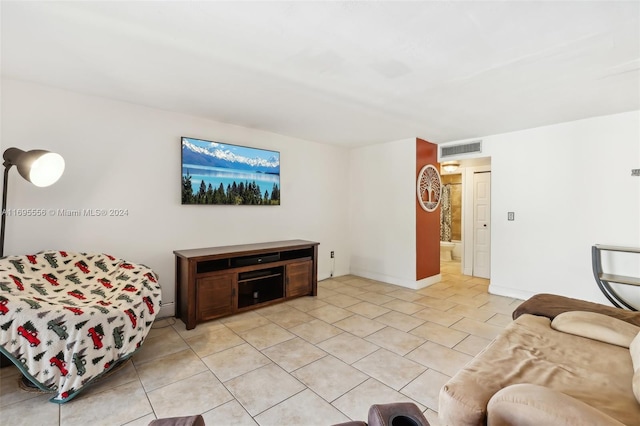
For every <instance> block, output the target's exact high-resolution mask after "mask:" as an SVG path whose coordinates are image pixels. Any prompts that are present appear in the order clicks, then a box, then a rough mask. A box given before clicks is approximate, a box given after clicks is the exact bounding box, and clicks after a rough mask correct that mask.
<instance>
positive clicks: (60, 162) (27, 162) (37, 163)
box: [4, 148, 64, 187]
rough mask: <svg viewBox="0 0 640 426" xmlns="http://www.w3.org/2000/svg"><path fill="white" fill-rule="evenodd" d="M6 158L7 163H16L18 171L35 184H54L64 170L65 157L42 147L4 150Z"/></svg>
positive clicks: (41, 185)
mask: <svg viewBox="0 0 640 426" xmlns="http://www.w3.org/2000/svg"><path fill="white" fill-rule="evenodd" d="M4 159H5V165H15V166H16V168H17V169H18V173H20V175H21V176H22V177H23V178H25V179H26V180H28V181H29V182H31V183H32V184H34V185H35V186H40V187H43V186H49V185H52V184H54V183H55V182H56V181H57V180H58V179H60V176H62V173H63V172H64V158H62V156H61V155H60V154H56V153H54V152H49V151H45V150H42V149H34V150H32V151H27V152H25V151H22V150H21V149H18V148H9V149H7V150H6V151H5V152H4Z"/></svg>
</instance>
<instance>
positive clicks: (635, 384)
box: [629, 333, 640, 404]
mask: <svg viewBox="0 0 640 426" xmlns="http://www.w3.org/2000/svg"><path fill="white" fill-rule="evenodd" d="M629 352H630V353H631V362H632V364H633V371H635V374H634V375H633V380H632V381H631V386H632V388H633V394H634V395H635V397H636V400H638V403H639V404H640V333H638V335H637V336H636V337H635V339H633V341H632V342H631V345H629Z"/></svg>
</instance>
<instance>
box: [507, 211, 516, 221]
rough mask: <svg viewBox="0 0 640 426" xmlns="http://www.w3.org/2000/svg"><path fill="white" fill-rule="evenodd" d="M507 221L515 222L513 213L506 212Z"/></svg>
mask: <svg viewBox="0 0 640 426" xmlns="http://www.w3.org/2000/svg"><path fill="white" fill-rule="evenodd" d="M507 220H516V213H515V212H507Z"/></svg>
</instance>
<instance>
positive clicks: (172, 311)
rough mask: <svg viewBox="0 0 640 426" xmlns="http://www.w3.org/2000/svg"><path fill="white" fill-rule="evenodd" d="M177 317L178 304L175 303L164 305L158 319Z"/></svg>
mask: <svg viewBox="0 0 640 426" xmlns="http://www.w3.org/2000/svg"><path fill="white" fill-rule="evenodd" d="M175 316H176V304H175V303H174V302H168V303H163V304H162V307H161V308H160V311H158V315H157V316H156V319H160V318H167V317H175Z"/></svg>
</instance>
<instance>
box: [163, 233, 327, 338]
mask: <svg viewBox="0 0 640 426" xmlns="http://www.w3.org/2000/svg"><path fill="white" fill-rule="evenodd" d="M318 245H319V243H316V242H313V241H304V240H289V241H275V242H269V243H259V244H245V245H237V246H224V247H209V248H201V249H189V250H175V251H174V252H173V253H174V255H175V256H176V305H177V306H176V317H178V318H180V319H182V321H184V323H185V324H186V326H187V330H191V329H193V328H195V326H196V325H197V324H199V323H201V322H203V321H208V320H211V319H214V318H220V317H224V316H228V315H232V314H234V313H237V312H244V311H248V310H251V309H255V308H258V307H262V306H267V305H270V304H273V303H279V302H282V301H285V300H288V299H292V298H295V297H300V296H316V295H317V294H318V279H317V276H318V263H317V262H318Z"/></svg>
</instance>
